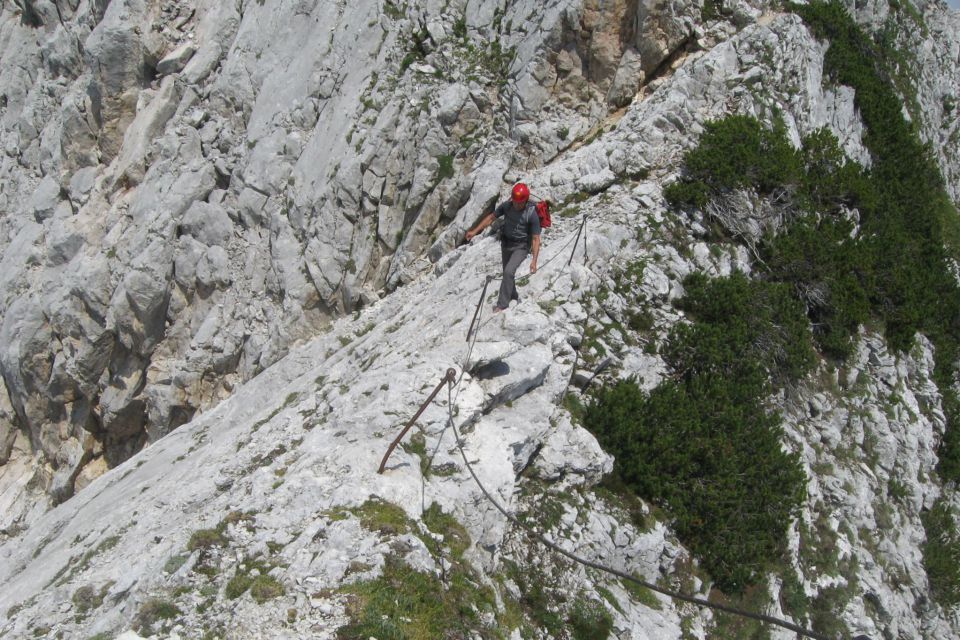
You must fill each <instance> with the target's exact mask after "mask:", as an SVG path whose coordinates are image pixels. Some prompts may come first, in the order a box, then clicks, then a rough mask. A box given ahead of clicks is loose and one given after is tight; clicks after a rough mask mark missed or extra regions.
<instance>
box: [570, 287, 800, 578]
mask: <svg viewBox="0 0 960 640" xmlns="http://www.w3.org/2000/svg"><path fill="white" fill-rule="evenodd" d="M684 285H685V287H686V290H687V295H686V297H685V298H684V299H683V300H682V301H681V302H680V305H681V306H682V307H683V308H684V309H686V310H687V312H688V313H689V314H690V315H691V316H692V317H693V318H695V322H693V324H691V325H681V326H678V327H677V328H676V329H674V331H673V332H672V334H671V335H670V337H669V339H668V346H667V348H666V349H665V351H664V358H665V359H666V361H667V364H668V365H669V366H670V368H671V370H672V372H673V373H674V376H673V379H671V380H670V381H668V382H665V383H663V384H661V385H660V386H659V387H657V388H656V389H654V390H653V391H652V392H651V393H650V394H649V395H647V394H645V393H643V392H642V391H641V390H640V389H639V387H638V386H637V385H636V383H635V382H633V381H621V382H618V383H617V384H614V385H612V386H607V387H604V388H603V389H601V390H600V391H598V392H597V393H596V395H595V396H594V398H593V399H592V400H591V402H590V403H589V404H588V405H587V407H586V409H585V411H584V414H583V422H584V424H585V425H586V426H587V427H588V428H589V429H591V430H592V431H593V432H594V433H595V434H596V435H597V437H598V439H599V440H600V442H601V444H602V445H603V446H604V448H606V449H607V450H608V451H611V452H612V453H613V454H614V456H615V457H616V468H617V472H618V474H619V476H620V478H621V479H622V480H623V481H624V482H625V483H626V484H627V485H628V486H629V487H630V488H632V489H633V490H634V491H635V492H636V493H637V494H638V495H640V496H642V497H643V498H645V499H647V500H650V501H651V502H654V503H656V504H660V505H662V506H664V507H665V508H667V509H668V511H669V513H670V515H671V517H673V518H674V529H675V531H676V532H677V535H678V536H679V537H680V539H681V540H682V541H683V542H684V544H686V545H688V546H689V547H690V548H691V550H692V551H693V552H694V553H695V554H696V555H697V557H699V558H700V559H701V561H702V562H703V566H704V567H705V568H706V569H707V571H709V572H710V575H711V576H712V577H713V578H714V580H716V583H717V584H718V586H720V587H721V589H723V590H724V591H727V592H739V591H742V590H743V589H744V588H745V587H746V586H748V585H750V584H752V583H753V582H755V581H756V580H757V579H758V578H759V577H760V576H761V575H762V573H763V571H764V570H765V569H766V568H767V567H768V566H769V565H770V564H771V563H774V562H776V561H777V560H778V559H779V558H780V557H781V556H782V553H783V551H784V544H785V541H786V534H787V528H788V527H789V526H790V522H791V521H792V519H793V518H794V517H795V515H796V514H797V512H798V510H799V508H800V505H801V503H802V502H803V499H804V496H805V495H806V476H805V475H804V472H803V469H802V467H801V465H800V461H799V457H798V456H797V455H795V454H789V453H786V452H784V451H783V448H782V446H781V444H780V442H781V440H782V437H783V430H782V428H781V427H780V418H779V417H778V416H777V415H776V414H775V413H772V412H769V411H767V410H766V409H765V408H764V407H763V405H762V404H761V399H762V398H763V397H765V396H766V395H767V394H768V392H769V390H770V389H771V385H772V383H773V382H774V381H776V382H777V383H778V384H782V383H783V382H784V381H785V380H793V379H796V378H797V377H799V376H801V375H803V374H804V373H805V372H806V371H808V370H809V368H810V366H811V365H812V364H813V361H814V355H813V349H812V347H811V344H810V335H809V329H808V327H807V323H806V320H805V318H804V315H803V308H802V306H801V305H800V304H799V303H797V301H796V300H794V299H793V298H791V296H790V292H789V289H788V288H787V287H785V286H782V285H777V284H771V283H764V282H759V281H751V280H750V279H748V278H747V277H746V276H744V275H742V274H734V275H733V276H731V277H730V278H721V279H717V280H708V279H706V278H704V277H702V276H692V277H691V278H688V279H687V280H686V281H685V283H684Z"/></svg>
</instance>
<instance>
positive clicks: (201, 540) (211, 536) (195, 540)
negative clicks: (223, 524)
mask: <svg viewBox="0 0 960 640" xmlns="http://www.w3.org/2000/svg"><path fill="white" fill-rule="evenodd" d="M227 542H228V538H227V536H226V534H224V532H223V531H222V530H221V529H220V528H219V527H218V528H216V529H198V530H197V531H194V532H193V533H192V534H190V541H189V542H187V549H189V550H190V551H196V550H197V549H200V550H201V551H205V550H207V549H211V548H213V547H222V546H223V545H225V544H227Z"/></svg>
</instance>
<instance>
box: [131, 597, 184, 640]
mask: <svg viewBox="0 0 960 640" xmlns="http://www.w3.org/2000/svg"><path fill="white" fill-rule="evenodd" d="M182 613H183V612H182V611H180V609H179V608H177V606H176V605H175V604H174V603H172V602H170V601H169V600H165V599H163V598H160V597H153V598H149V599H148V600H146V601H145V602H144V603H143V604H142V605H141V606H140V610H139V611H138V612H137V616H136V618H135V619H134V621H133V626H134V629H136V630H137V632H138V633H142V634H146V635H153V634H154V633H156V632H157V631H159V627H158V628H155V625H158V624H159V625H161V627H162V626H163V624H164V623H165V622H167V621H170V620H174V619H176V618H177V617H178V616H180V615H181V614H182Z"/></svg>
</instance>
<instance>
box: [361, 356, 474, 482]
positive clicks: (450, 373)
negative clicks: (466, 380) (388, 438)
mask: <svg viewBox="0 0 960 640" xmlns="http://www.w3.org/2000/svg"><path fill="white" fill-rule="evenodd" d="M456 377H457V372H456V371H454V369H453V368H452V367H451V368H450V369H447V373H446V375H444V376H443V378H441V379H440V382H439V383H438V384H437V387H436V389H434V390H433V391H432V392H431V393H430V397H429V398H427V400H426V402H424V403H423V404H422V405H420V409H419V410H418V411H417V413H416V414H414V416H413V417H412V418H410V422H408V423H407V426H405V427H404V428H403V431H401V432H400V435H398V436H397V437H396V438H395V439H394V441H393V442H391V443H390V447H389V448H387V452H386V453H385V454H384V455H383V460H382V461H381V462H380V468H379V469H377V473H381V474H382V473H383V470H384V468H385V467H386V466H387V458H389V457H390V454H391V453H393V450H394V449H396V448H397V445H398V444H400V441H401V440H403V436H405V435H407V431H409V430H410V427H412V426H413V425H414V423H415V422H416V421H417V418H419V417H420V415H421V414H422V413H423V412H424V411H426V410H427V407H428V406H429V405H430V403H431V402H433V399H434V398H436V397H437V394H438V393H440V390H441V389H443V385H444V384H446V383H448V382H453V381H454V380H455V379H456Z"/></svg>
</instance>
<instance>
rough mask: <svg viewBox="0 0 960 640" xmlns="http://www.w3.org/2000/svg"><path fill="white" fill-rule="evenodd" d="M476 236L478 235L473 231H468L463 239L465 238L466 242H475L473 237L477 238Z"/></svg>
mask: <svg viewBox="0 0 960 640" xmlns="http://www.w3.org/2000/svg"><path fill="white" fill-rule="evenodd" d="M475 235H477V234H476V233H474V231H473V229H468V230H467V232H466V233H465V234H463V238H464V240H466V241H467V242H470V241H471V240H473V236H475Z"/></svg>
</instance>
